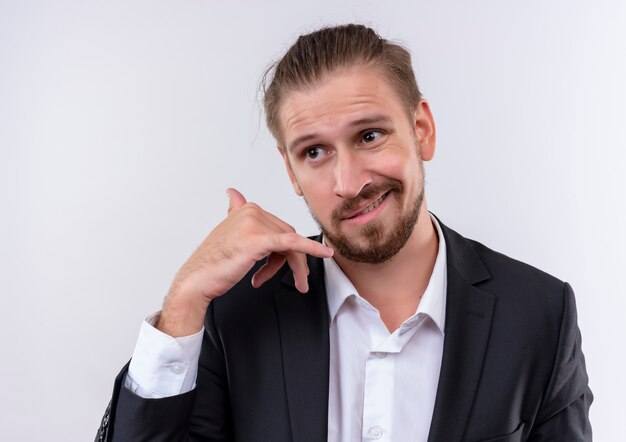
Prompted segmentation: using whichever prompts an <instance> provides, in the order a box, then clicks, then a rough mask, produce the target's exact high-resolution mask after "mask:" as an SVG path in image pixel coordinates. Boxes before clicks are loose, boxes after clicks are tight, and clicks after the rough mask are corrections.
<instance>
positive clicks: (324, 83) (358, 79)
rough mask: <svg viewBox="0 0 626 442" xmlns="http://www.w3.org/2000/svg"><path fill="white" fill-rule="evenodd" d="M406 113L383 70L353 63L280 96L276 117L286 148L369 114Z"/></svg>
mask: <svg viewBox="0 0 626 442" xmlns="http://www.w3.org/2000/svg"><path fill="white" fill-rule="evenodd" d="M403 115H405V112H404V107H403V104H402V102H401V101H400V99H399V98H398V96H397V93H396V91H395V90H394V89H393V88H392V87H391V85H390V84H389V81H388V80H387V78H386V77H385V75H384V74H383V73H381V72H380V71H379V70H377V69H374V68H367V67H352V68H350V69H346V70H342V71H339V72H334V73H330V74H328V75H326V76H325V77H323V78H322V80H321V81H320V82H319V84H317V85H315V86H313V87H311V88H307V89H302V90H296V91H290V92H288V93H287V94H286V96H285V97H284V98H283V100H282V103H281V106H280V112H279V119H280V125H281V129H282V134H283V142H284V143H285V146H284V147H286V148H287V149H289V148H290V147H291V144H292V143H293V141H294V140H296V139H298V138H302V137H303V136H306V135H308V134H315V135H326V134H327V135H331V134H335V133H338V132H340V131H341V130H342V129H344V128H347V127H350V125H351V123H352V122H354V121H359V120H367V119H368V118H371V117H372V116H386V117H388V118H389V119H390V120H395V119H398V118H400V117H401V116H403Z"/></svg>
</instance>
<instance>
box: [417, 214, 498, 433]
mask: <svg viewBox="0 0 626 442" xmlns="http://www.w3.org/2000/svg"><path fill="white" fill-rule="evenodd" d="M440 224H441V222H440ZM441 227H442V231H443V233H444V237H445V240H446V252H447V255H448V267H447V271H448V287H447V301H446V326H445V337H444V348H443V359H442V364H441V373H440V376H439V384H438V388H437V397H436V400H435V409H434V413H433V419H432V423H431V427H430V434H429V437H428V441H429V442H452V441H460V440H462V437H463V434H464V431H465V427H466V424H467V420H468V418H469V414H470V412H471V408H472V404H473V402H474V396H475V394H476V389H477V386H478V381H479V379H480V374H481V371H482V366H483V360H484V355H485V351H486V349H487V343H488V340H489V330H490V327H491V318H492V314H493V309H494V305H495V298H494V296H493V295H491V294H490V293H487V292H485V291H483V290H481V289H479V288H477V287H475V286H474V284H476V283H478V282H480V281H484V280H486V279H488V278H489V273H488V272H487V270H486V268H485V267H484V265H483V263H482V261H481V260H480V258H479V257H478V255H477V254H476V252H475V250H474V249H473V247H472V246H471V245H470V243H469V241H468V240H467V239H465V238H463V237H461V236H460V235H459V234H457V233H456V232H454V231H453V230H450V229H448V228H447V227H445V226H444V225H443V224H441Z"/></svg>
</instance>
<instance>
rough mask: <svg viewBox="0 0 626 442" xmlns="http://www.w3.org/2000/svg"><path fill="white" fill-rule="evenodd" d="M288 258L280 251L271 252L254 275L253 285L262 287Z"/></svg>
mask: <svg viewBox="0 0 626 442" xmlns="http://www.w3.org/2000/svg"><path fill="white" fill-rule="evenodd" d="M286 260H287V258H286V257H285V255H281V254H280V253H270V255H269V256H268V257H267V261H266V262H265V264H263V265H262V266H261V268H260V269H259V270H257V271H256V272H255V273H254V275H252V287H254V288H258V287H261V285H263V284H264V283H265V282H267V281H268V280H269V279H270V278H271V277H272V276H274V275H275V274H276V272H277V271H278V270H279V269H280V268H281V267H282V266H283V264H284V263H285V261H286Z"/></svg>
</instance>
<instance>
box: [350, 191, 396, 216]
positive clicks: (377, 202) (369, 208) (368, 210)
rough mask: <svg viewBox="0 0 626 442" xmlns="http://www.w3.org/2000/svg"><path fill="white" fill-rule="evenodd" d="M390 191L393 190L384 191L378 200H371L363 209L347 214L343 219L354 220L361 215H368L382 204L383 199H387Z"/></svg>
mask: <svg viewBox="0 0 626 442" xmlns="http://www.w3.org/2000/svg"><path fill="white" fill-rule="evenodd" d="M390 192H391V190H388V191H387V192H385V193H383V194H382V195H381V196H380V197H378V198H377V199H376V200H374V201H373V202H371V203H370V204H369V205H368V206H367V207H365V208H363V209H361V210H360V211H358V212H353V213H350V214H348V215H347V216H345V217H344V218H343V219H344V220H353V219H356V218H359V217H361V216H364V215H367V214H368V213H371V212H372V211H373V210H375V209H376V208H377V207H378V206H380V205H381V204H382V203H383V201H385V199H386V198H387V196H389V193H390Z"/></svg>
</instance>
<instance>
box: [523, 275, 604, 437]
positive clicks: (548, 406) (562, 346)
mask: <svg viewBox="0 0 626 442" xmlns="http://www.w3.org/2000/svg"><path fill="white" fill-rule="evenodd" d="M563 303H564V304H563V316H562V319H561V329H560V334H559V343H558V347H557V351H556V358H555V362H554V367H553V370H552V375H551V377H550V381H549V383H548V386H547V388H546V391H545V395H544V398H543V400H542V402H541V406H540V408H539V412H538V414H537V418H536V420H535V424H534V425H533V429H532V430H531V433H530V436H529V439H528V440H529V441H532V442H546V441H568V442H589V441H591V440H592V432H591V424H590V422H589V407H590V405H591V402H592V401H593V394H592V393H591V390H590V389H589V378H588V376H587V370H586V368H585V357H584V355H583V352H582V348H581V336H580V330H579V328H578V324H577V315H576V302H575V300H574V292H573V291H572V287H571V286H570V285H569V284H568V283H565V284H564V288H563Z"/></svg>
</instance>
